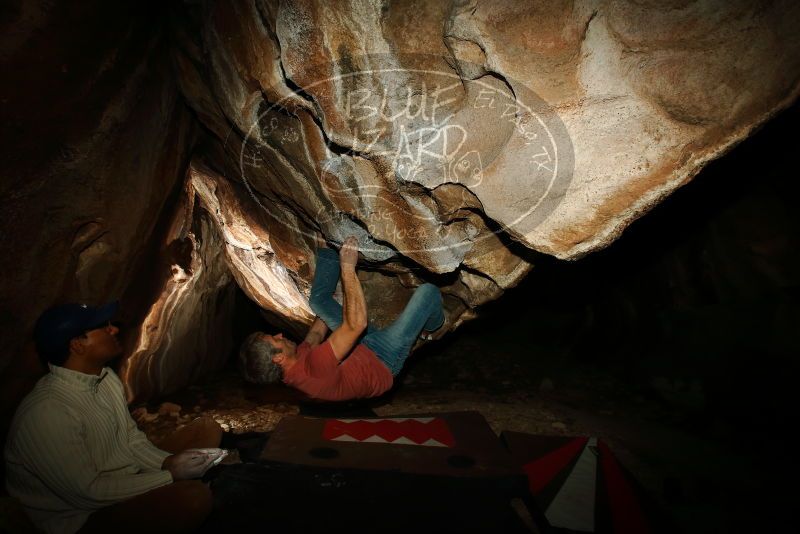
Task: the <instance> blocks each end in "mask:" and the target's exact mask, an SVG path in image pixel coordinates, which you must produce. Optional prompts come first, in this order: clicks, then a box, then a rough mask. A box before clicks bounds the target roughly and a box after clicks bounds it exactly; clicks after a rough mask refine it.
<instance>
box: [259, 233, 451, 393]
mask: <svg viewBox="0 0 800 534" xmlns="http://www.w3.org/2000/svg"><path fill="white" fill-rule="evenodd" d="M357 260H358V241H357V240H356V238H355V237H349V238H347V240H345V242H344V244H343V245H342V248H341V258H340V257H339V255H338V254H337V253H336V251H335V250H333V249H330V248H326V247H325V246H324V243H320V246H319V248H318V249H317V262H316V271H315V273H314V282H313V285H312V288H311V302H310V304H311V309H312V310H314V313H316V314H317V318H316V319H315V321H314V323H313V324H312V325H311V328H310V329H309V331H308V334H307V335H306V338H305V340H304V341H303V342H302V343H301V344H300V345H297V344H295V343H294V342H292V341H291V340H289V339H287V338H285V337H284V336H283V334H277V335H274V336H270V335H262V336H260V339H259V341H260V343H258V346H254V347H253V349H254V350H251V351H250V353H251V354H250V355H249V356H246V359H247V358H250V359H251V361H250V362H245V364H244V367H245V368H250V369H261V371H260V374H261V375H262V376H265V377H270V376H271V377H274V378H275V379H276V378H278V377H280V376H282V378H283V381H284V382H285V383H286V384H288V385H290V386H293V387H295V388H297V389H299V390H300V391H302V392H304V393H306V394H307V395H309V396H310V397H313V398H317V399H321V400H347V399H355V398H366V397H375V396H378V395H381V394H383V393H384V392H386V391H388V390H389V389H390V388H391V387H392V383H393V380H394V377H395V376H396V375H397V373H399V372H400V370H401V369H402V368H403V364H404V363H405V361H406V358H407V357H408V355H409V353H410V352H411V348H412V347H413V345H414V342H415V341H416V340H417V338H418V337H419V335H420V332H421V331H422V330H423V329H424V330H426V331H428V332H432V331H434V330H438V329H439V328H441V327H442V325H444V322H445V316H444V310H443V309H442V295H441V292H440V291H439V288H438V287H436V286H434V285H433V284H422V285H421V286H419V287H418V288H417V289H416V290H415V291H414V294H413V295H412V296H411V300H410V301H409V302H408V304H407V305H406V307H405V309H404V310H403V312H402V313H401V314H400V316H399V317H398V318H397V319H396V320H395V321H394V322H393V323H392V324H391V325H389V326H388V327H386V328H384V329H377V328H374V327H373V326H372V325H371V324H369V321H368V320H367V306H366V302H365V301H364V293H363V291H362V289H361V283H360V281H359V280H358V277H357V276H356V262H357ZM340 276H341V281H342V292H343V305H339V303H338V302H336V301H335V300H334V299H333V292H334V290H335V289H336V284H337V282H338V281H339V278H340ZM328 328H330V329H331V330H332V331H333V333H332V334H331V335H330V337H328V338H327V339H325V335H326V334H327V332H328ZM365 331H366V332H367V334H366V335H365V336H364V338H363V339H362V340H361V342H360V343H358V344H357V341H358V340H359V338H360V337H361V335H362V334H363V333H364V332H365ZM254 359H258V360H259V361H255V362H254V361H252V360H254ZM267 362H271V363H272V364H274V365H276V366H277V367H278V368H277V369H276V368H275V367H274V365H273V366H270V365H268V364H267Z"/></svg>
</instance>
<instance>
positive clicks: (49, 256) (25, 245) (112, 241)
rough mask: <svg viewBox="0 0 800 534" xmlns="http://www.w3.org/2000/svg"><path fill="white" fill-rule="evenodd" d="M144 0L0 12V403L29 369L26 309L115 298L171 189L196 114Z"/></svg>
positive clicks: (29, 315) (144, 258)
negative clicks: (184, 99)
mask: <svg viewBox="0 0 800 534" xmlns="http://www.w3.org/2000/svg"><path fill="white" fill-rule="evenodd" d="M149 9H150V8H149V7H145V6H143V5H142V4H137V3H134V2H131V3H129V4H128V5H125V4H122V3H114V4H111V3H108V2H80V3H71V2H67V3H57V4H52V5H51V3H49V2H35V1H30V2H29V1H25V2H18V3H15V5H14V6H9V7H4V8H3V13H2V18H1V19H0V29H1V30H2V31H0V62H2V71H3V81H2V93H1V94H0V115H2V118H0V139H1V140H2V142H0V147H2V148H1V149H0V167H2V181H1V182H0V189H1V191H0V198H1V199H2V200H0V251H2V253H0V269H1V272H2V276H0V370H2V378H3V383H2V384H1V385H0V390H2V392H3V393H2V397H3V398H2V404H3V405H4V406H3V407H2V408H3V410H0V412H5V411H6V408H7V406H6V404H7V402H8V403H9V404H13V401H14V399H13V397H15V396H18V395H19V394H20V393H24V391H25V388H26V387H28V386H29V385H30V381H32V380H35V379H36V378H37V374H36V373H37V372H40V371H38V369H39V368H38V365H36V359H35V356H34V355H33V352H32V350H30V349H31V347H30V342H29V340H30V338H31V335H32V328H33V323H34V321H35V319H36V317H37V316H38V315H39V314H40V313H41V312H42V311H43V310H44V309H45V308H46V307H48V306H50V305H52V304H54V303H56V302H58V301H62V302H63V301H72V300H78V301H86V302H90V303H99V302H103V301H106V300H109V299H117V298H120V297H123V296H124V295H125V294H126V292H127V290H128V289H129V287H130V286H131V282H132V280H134V279H135V278H137V277H138V276H140V273H141V272H142V270H143V266H146V265H147V264H148V263H149V261H150V259H151V257H150V256H149V254H148V250H149V247H150V243H151V242H152V241H153V236H154V235H156V234H157V233H158V221H159V220H160V217H161V216H162V214H163V213H164V212H165V211H166V210H171V209H172V207H171V206H170V204H171V200H170V197H173V198H174V197H176V195H175V193H176V192H177V191H178V190H179V188H180V185H181V181H182V177H183V172H184V170H185V167H186V165H187V163H188V158H189V153H190V149H191V146H192V145H193V144H194V138H195V132H196V130H195V128H196V124H195V123H194V121H193V118H192V115H191V113H190V111H189V110H188V109H187V108H186V107H185V106H184V105H183V104H182V102H181V100H180V94H179V92H178V90H177V85H176V82H175V76H174V75H173V73H172V69H171V65H170V62H169V56H168V41H167V35H166V32H165V26H164V23H163V22H160V21H163V20H164V19H163V18H161V19H159V18H158V17H156V16H154V13H153V12H152V11H149ZM78 28H80V30H78ZM132 309H133V308H131V307H130V306H128V305H126V304H125V299H123V310H125V312H126V313H129V312H130V311H131V310H132ZM26 342H28V343H29V345H28V350H24V346H25V344H26ZM23 360H24V363H23ZM23 369H30V371H24V370H23ZM34 369H36V370H34ZM26 380H27V381H28V382H27V383H24V384H23V383H18V382H20V381H22V382H25V381H26ZM6 395H8V397H6ZM0 415H2V416H6V415H7V413H1V414H0Z"/></svg>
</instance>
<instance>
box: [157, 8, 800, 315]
mask: <svg viewBox="0 0 800 534" xmlns="http://www.w3.org/2000/svg"><path fill="white" fill-rule="evenodd" d="M192 15H193V16H192V17H188V18H185V19H183V21H182V22H178V23H177V24H176V25H175V27H174V29H173V33H174V35H175V36H176V40H177V43H178V45H177V46H176V48H175V64H176V68H177V71H178V73H179V79H180V85H181V90H182V92H183V94H184V95H185V97H186V99H187V101H188V103H189V105H190V106H191V107H192V108H193V109H194V110H195V112H196V113H197V115H198V117H199V118H200V120H201V122H202V123H203V124H204V125H205V126H206V128H207V129H208V131H209V132H210V134H209V139H207V140H206V144H205V145H204V150H203V154H204V157H205V161H206V163H207V164H208V166H209V167H212V168H215V169H216V170H217V171H218V173H219V174H220V175H224V176H225V177H226V178H220V177H219V176H218V177H216V178H214V179H213V180H214V181H215V182H216V183H217V186H218V187H217V191H218V192H221V193H219V194H221V195H222V197H227V196H230V193H229V192H230V191H232V190H234V189H236V190H238V191H239V192H238V198H239V201H238V207H237V208H236V209H237V210H238V212H239V213H241V215H235V216H233V217H234V218H235V219H237V221H238V222H237V223H236V224H235V225H234V229H233V230H230V231H232V232H233V233H235V234H236V235H237V237H235V239H233V240H232V241H229V243H234V244H233V245H230V244H229V245H228V246H227V250H228V254H227V257H228V259H229V263H230V265H231V267H232V269H233V272H234V273H235V274H234V275H235V276H236V278H237V281H238V282H239V283H240V285H242V286H243V287H245V288H246V291H247V292H248V294H249V295H250V296H251V297H252V298H254V299H255V300H256V301H258V302H259V303H261V304H262V306H265V307H266V308H268V309H271V310H273V311H275V312H276V313H278V314H279V315H282V316H284V317H286V318H287V319H288V320H290V321H296V322H297V321H299V322H302V323H304V322H306V321H307V320H308V318H307V316H306V314H307V313H308V311H307V309H306V308H305V307H304V306H299V307H298V308H296V309H297V311H292V312H288V311H286V310H287V304H286V302H290V303H291V302H295V301H298V302H299V301H301V300H302V299H299V297H297V294H299V293H304V292H305V291H306V290H307V284H308V282H309V281H310V279H311V278H310V277H311V272H312V271H313V267H312V266H310V265H309V262H310V258H311V257H312V256H313V254H312V245H311V244H312V243H313V236H314V234H315V233H317V232H320V233H322V234H324V235H325V236H326V237H327V238H328V239H330V240H333V241H341V240H342V239H343V238H344V237H345V236H346V235H348V234H355V235H357V236H359V239H360V245H361V248H362V251H363V254H364V257H365V259H366V260H367V263H365V266H367V265H369V266H371V267H372V271H371V272H370V273H369V274H368V275H367V274H365V275H364V279H365V283H366V284H367V286H368V288H367V294H368V295H369V296H370V297H371V298H372V300H373V301H376V300H378V298H379V296H380V295H393V298H391V299H389V298H387V299H385V300H383V302H384V303H386V305H383V306H375V307H371V313H373V314H375V315H377V316H378V317H377V320H379V321H388V320H390V319H391V318H392V317H393V316H394V315H395V314H396V312H397V311H398V310H399V308H400V307H402V304H403V302H404V300H403V297H404V296H405V295H407V294H408V291H409V290H410V288H413V286H415V285H417V284H419V283H420V282H421V281H424V280H432V281H435V282H436V283H437V284H438V285H439V286H440V287H442V290H443V293H444V294H445V307H446V308H447V312H448V313H447V315H448V325H449V328H454V327H455V326H457V325H458V324H459V323H460V322H461V321H463V320H465V319H468V318H470V317H471V316H472V314H473V311H472V310H474V308H475V307H476V306H478V305H480V304H481V303H484V302H486V301H489V300H492V299H495V298H497V297H498V296H499V295H500V294H501V293H502V292H503V291H504V290H505V289H507V288H509V287H512V286H514V285H515V284H516V283H517V282H518V281H519V280H520V279H521V278H522V277H524V276H525V275H526V274H527V273H528V272H529V270H530V269H531V266H532V265H531V262H532V259H533V258H534V257H535V253H536V252H538V253H545V254H549V255H553V256H556V257H558V258H563V259H576V258H579V257H581V256H583V255H585V254H587V253H589V252H591V251H593V250H597V249H599V248H601V247H604V246H606V245H607V244H609V243H610V242H612V241H613V240H614V239H615V238H616V237H618V236H619V235H620V233H621V232H622V230H623V229H624V228H625V227H626V226H627V225H628V224H630V222H631V221H633V220H634V219H636V218H637V217H639V216H641V215H642V214H643V213H645V212H646V211H647V210H648V209H649V208H651V207H652V206H653V205H655V204H656V203H658V202H659V200H660V199H663V198H664V197H665V196H666V195H668V194H669V193H670V192H671V191H673V190H674V189H675V188H677V187H679V186H680V185H681V184H683V183H685V182H687V181H688V180H690V179H691V178H692V177H693V176H694V175H695V174H696V173H697V172H698V171H699V170H700V169H701V168H702V167H703V165H704V164H705V163H706V162H708V161H709V160H711V159H713V158H716V157H718V156H719V155H720V154H722V153H724V152H725V151H726V150H728V149H729V148H730V147H731V146H732V145H734V144H735V143H737V142H738V141H740V140H741V139H743V138H744V137H746V136H747V135H748V133H749V132H750V131H752V130H753V129H754V128H756V127H758V126H759V125H760V124H761V123H763V122H764V121H765V120H766V119H768V118H769V117H770V116H771V115H773V114H774V113H776V112H777V111H778V110H780V109H782V108H784V107H785V106H787V105H788V104H789V103H790V102H791V101H793V100H794V99H795V98H796V96H797V93H798V88H799V87H800V84H798V74H800V39H799V38H798V34H797V32H796V31H795V27H796V26H795V25H796V24H797V22H799V21H800V7H798V5H796V4H795V3H791V2H783V3H774V2H755V3H754V2H751V1H749V0H748V1H739V2H727V1H726V2H722V1H719V2H715V1H704V2H687V1H685V0H676V1H672V2H645V3H642V2H635V3H634V2H630V3H626V2H575V3H573V2H548V3H541V4H540V5H532V4H530V3H522V2H515V1H495V2H483V3H480V2H470V1H453V2H424V1H407V2H391V3H389V2H380V1H369V0H350V1H343V2H336V3H333V4H331V3H327V2H316V1H312V0H301V1H297V2H283V3H280V4H279V3H278V2H258V1H250V2H248V1H242V2H225V3H221V2H206V3H202V4H201V6H200V7H196V8H194V11H193V12H192ZM186 20H192V21H194V22H193V23H191V24H190V23H187V22H186ZM204 180H207V178H206V179H204ZM220 180H223V181H228V182H230V185H223V184H222V182H221V181H220ZM234 182H235V183H234ZM207 189H208V191H209V192H208V193H203V195H204V197H209V195H210V194H211V193H210V191H211V189H210V188H207ZM199 190H200V189H199ZM221 201H222V202H224V199H223V200H221ZM215 202H216V201H215ZM224 211H225V210H223V212H224ZM244 214H247V215H246V216H245V215H244ZM248 218H249V221H248V220H247V219H248ZM247 228H249V230H248V229H247ZM257 236H258V238H259V239H260V240H261V241H264V242H265V241H266V240H267V239H268V240H269V242H270V243H271V245H270V247H271V251H270V250H267V249H265V252H266V253H267V255H268V256H267V259H268V261H267V263H266V264H264V265H263V266H259V265H260V264H259V262H258V261H256V259H257V258H259V252H258V245H256V244H255V242H254V241H253V238H255V237H257ZM273 254H274V255H273ZM262 257H263V256H262ZM277 265H282V266H284V267H285V268H286V270H287V272H280V273H279V274H276V273H278V271H279V269H278V268H277V267H276V266H277ZM291 282H294V289H292V287H291V286H292V284H291ZM369 282H372V284H373V286H372V287H370V286H369ZM272 288H275V289H274V290H273V289H272ZM287 288H288V289H287ZM290 294H292V295H294V296H292V297H287V295H290ZM394 297H396V298H394ZM287 299H288V300H287ZM297 299H299V300H297ZM396 300H399V301H400V303H399V304H396V303H395V301H396Z"/></svg>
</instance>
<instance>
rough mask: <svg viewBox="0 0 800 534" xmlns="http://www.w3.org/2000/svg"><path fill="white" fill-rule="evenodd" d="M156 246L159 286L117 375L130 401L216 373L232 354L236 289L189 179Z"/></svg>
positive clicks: (221, 241) (208, 217)
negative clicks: (159, 249)
mask: <svg viewBox="0 0 800 534" xmlns="http://www.w3.org/2000/svg"><path fill="white" fill-rule="evenodd" d="M183 193H184V194H183V196H182V197H181V199H180V201H179V202H178V205H177V209H176V211H175V215H174V218H173V220H172V221H171V224H170V227H169V231H168V233H167V235H166V238H165V243H164V246H163V247H162V248H161V253H160V259H161V261H159V262H158V263H159V265H160V266H161V267H160V269H159V270H160V272H158V273H157V276H158V277H159V278H160V279H162V280H163V282H162V283H161V284H160V287H159V288H158V289H157V293H156V297H155V300H154V302H153V303H152V305H151V306H150V307H149V309H148V310H147V311H146V313H145V316H144V319H143V320H142V321H141V322H139V323H137V324H136V325H135V327H134V331H135V340H134V343H133V347H132V349H131V351H130V355H129V356H128V357H127V358H126V360H125V364H124V365H123V367H122V369H121V374H120V376H121V378H122V379H123V382H124V383H125V385H126V389H127V396H128V399H129V400H134V399H138V400H141V399H150V398H154V397H157V396H160V395H163V394H165V393H169V392H173V391H176V390H177V389H179V388H181V387H183V386H186V385H188V384H191V383H193V382H195V381H197V379H198V378H202V377H207V376H208V375H209V374H210V373H211V372H213V371H216V370H219V369H220V368H221V367H222V366H224V365H225V363H226V362H227V360H228V356H229V355H230V351H231V329H232V326H233V302H234V301H233V297H234V285H233V277H232V276H231V273H230V269H228V264H227V263H226V261H225V241H224V236H223V235H222V234H221V233H220V232H219V231H218V230H217V227H216V224H215V219H214V217H213V215H212V214H213V213H214V212H213V211H209V209H213V208H209V206H206V205H203V204H202V203H201V202H200V198H201V197H200V196H199V195H196V194H195V187H194V184H193V183H192V180H191V178H187V181H186V184H185V187H184V192H183Z"/></svg>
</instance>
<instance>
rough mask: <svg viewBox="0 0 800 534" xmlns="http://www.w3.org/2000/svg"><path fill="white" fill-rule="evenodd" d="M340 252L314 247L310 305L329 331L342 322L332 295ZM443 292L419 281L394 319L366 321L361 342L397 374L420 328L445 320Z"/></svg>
mask: <svg viewBox="0 0 800 534" xmlns="http://www.w3.org/2000/svg"><path fill="white" fill-rule="evenodd" d="M339 276H340V271H339V253H338V252H337V251H335V250H334V249H331V248H319V249H317V265H316V271H315V273H314V283H313V285H312V286H311V299H310V304H311V309H312V310H314V313H315V314H317V315H318V316H319V317H320V319H322V320H323V321H324V322H325V324H326V325H327V326H328V328H330V329H331V331H333V330H336V329H337V328H339V326H341V324H342V320H343V319H342V306H341V304H339V303H338V302H336V301H335V300H334V299H333V292H334V291H335V290H336V284H337V283H338V282H339ZM444 321H445V317H444V310H443V309H442V294H441V292H440V291H439V288H438V287H436V286H435V285H433V284H422V285H421V286H419V287H418V288H417V289H415V290H414V294H413V295H411V300H409V301H408V304H406V307H405V309H404V310H403V312H402V313H401V314H400V316H399V317H398V318H397V319H395V321H394V322H393V323H392V324H390V325H389V326H387V327H386V328H377V327H375V326H374V325H373V324H372V323H368V325H367V332H366V335H365V336H364V337H363V338H362V339H361V343H363V344H364V345H366V346H367V347H368V348H369V349H370V350H372V352H374V353H375V354H376V355H377V356H378V359H380V360H381V361H382V362H383V363H385V364H386V367H388V368H389V370H390V371H391V372H392V376H395V375H397V373H399V372H400V370H401V369H402V368H403V364H404V363H405V361H406V358H408V355H409V354H410V353H411V348H412V347H413V346H414V343H415V342H416V340H417V338H418V337H419V334H420V332H421V331H422V329H423V328H424V329H425V330H428V331H433V330H436V329H437V328H439V327H441V326H442V325H443V324H444Z"/></svg>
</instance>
